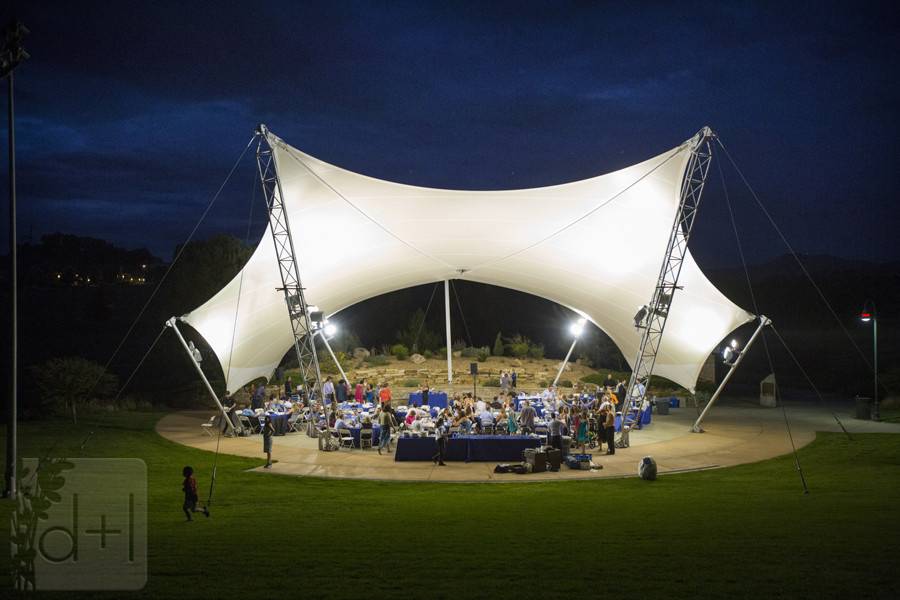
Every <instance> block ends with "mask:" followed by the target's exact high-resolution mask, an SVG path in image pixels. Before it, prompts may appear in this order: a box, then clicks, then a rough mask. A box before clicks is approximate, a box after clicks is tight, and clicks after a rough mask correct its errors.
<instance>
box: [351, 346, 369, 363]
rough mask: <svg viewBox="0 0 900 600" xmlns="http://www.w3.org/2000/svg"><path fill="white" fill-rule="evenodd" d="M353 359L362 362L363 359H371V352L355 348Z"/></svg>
mask: <svg viewBox="0 0 900 600" xmlns="http://www.w3.org/2000/svg"><path fill="white" fill-rule="evenodd" d="M353 358H355V359H357V360H360V359H363V358H369V351H368V350H366V349H365V348H354V349H353Z"/></svg>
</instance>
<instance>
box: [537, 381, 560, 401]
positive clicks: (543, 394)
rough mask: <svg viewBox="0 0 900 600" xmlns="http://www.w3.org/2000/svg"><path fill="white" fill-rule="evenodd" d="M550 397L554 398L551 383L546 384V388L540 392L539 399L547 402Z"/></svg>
mask: <svg viewBox="0 0 900 600" xmlns="http://www.w3.org/2000/svg"><path fill="white" fill-rule="evenodd" d="M550 398H556V390H555V388H554V387H553V386H552V385H551V386H548V387H547V389H545V390H544V391H543V392H541V400H543V401H544V402H547V401H548V400H549V399H550Z"/></svg>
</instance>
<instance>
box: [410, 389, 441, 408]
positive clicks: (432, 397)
mask: <svg viewBox="0 0 900 600" xmlns="http://www.w3.org/2000/svg"><path fill="white" fill-rule="evenodd" d="M408 404H409V405H410V406H412V405H413V404H416V405H418V406H422V393H421V392H412V393H411V394H410V395H409V402H408ZM428 406H437V407H438V408H447V392H428Z"/></svg>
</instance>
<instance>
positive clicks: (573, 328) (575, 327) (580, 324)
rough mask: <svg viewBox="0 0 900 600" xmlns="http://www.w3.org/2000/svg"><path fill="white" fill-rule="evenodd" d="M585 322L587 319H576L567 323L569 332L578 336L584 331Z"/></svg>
mask: <svg viewBox="0 0 900 600" xmlns="http://www.w3.org/2000/svg"><path fill="white" fill-rule="evenodd" d="M586 323H587V319H578V320H577V321H575V322H574V323H572V324H571V325H569V332H570V333H571V334H572V335H573V336H575V337H578V336H580V335H581V334H582V333H583V332H584V326H585V324H586Z"/></svg>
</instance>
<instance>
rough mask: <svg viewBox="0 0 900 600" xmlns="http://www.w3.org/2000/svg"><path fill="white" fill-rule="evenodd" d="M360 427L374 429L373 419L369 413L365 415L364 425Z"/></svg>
mask: <svg viewBox="0 0 900 600" xmlns="http://www.w3.org/2000/svg"><path fill="white" fill-rule="evenodd" d="M360 427H362V428H363V429H372V419H370V418H369V415H366V416H365V417H363V420H362V425H361V426H360Z"/></svg>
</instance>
